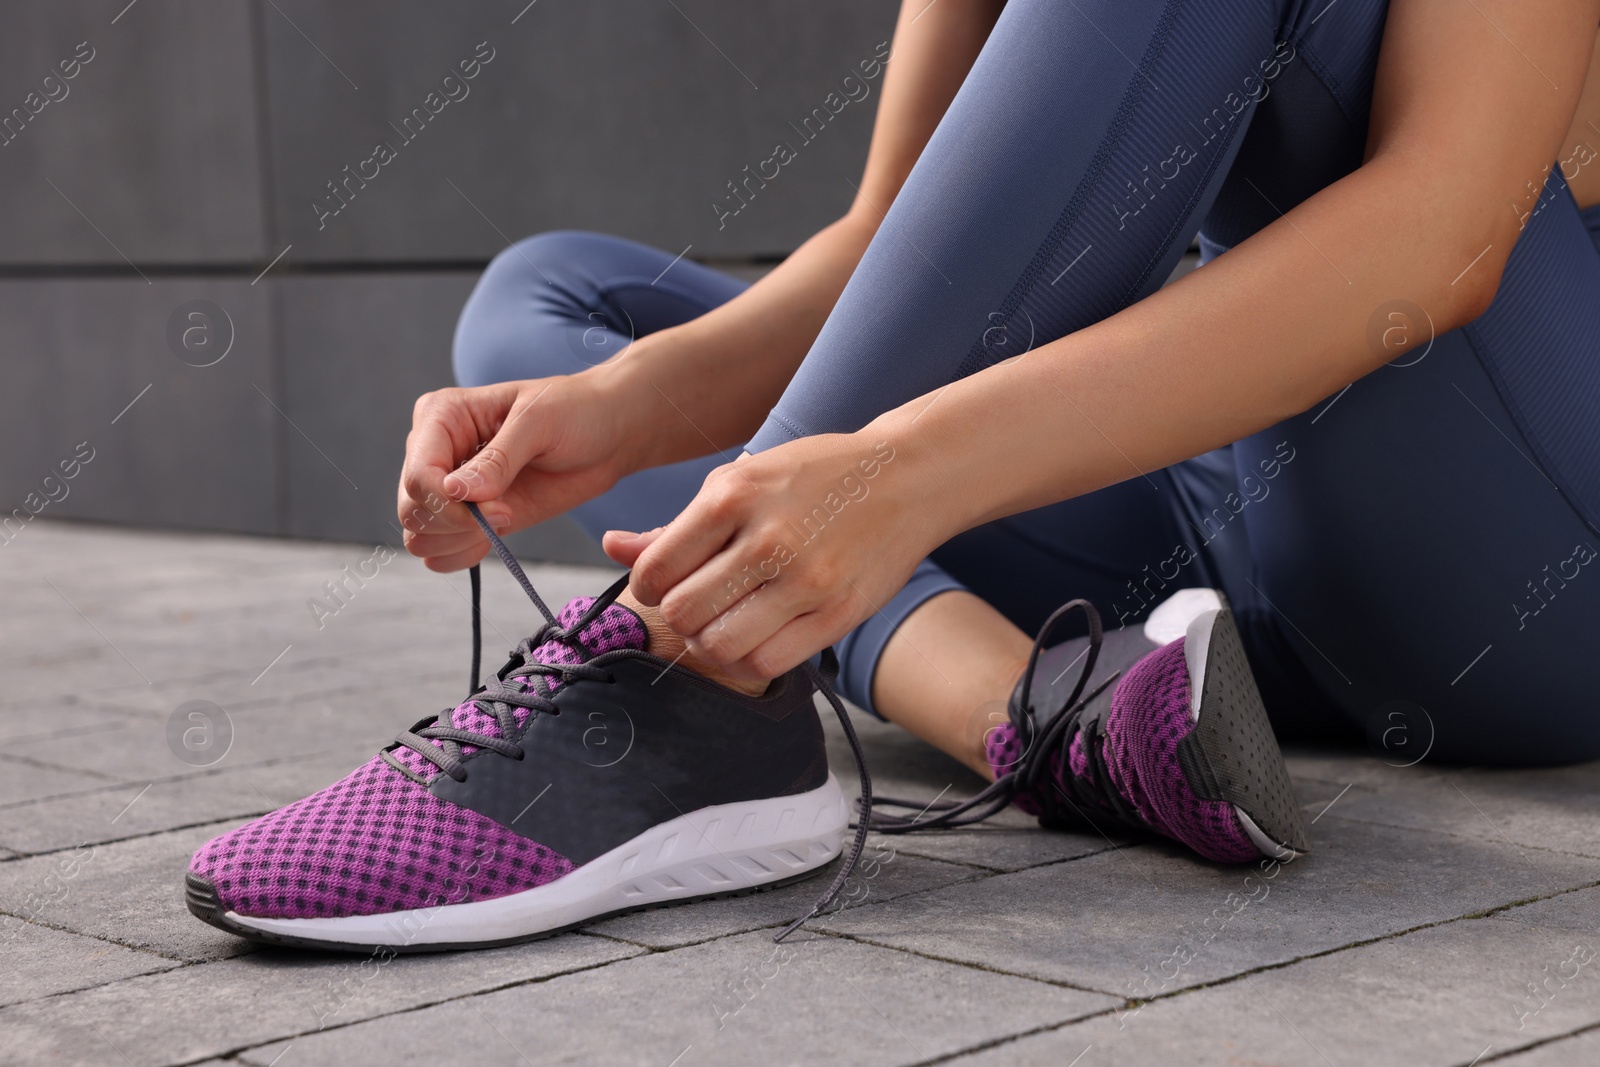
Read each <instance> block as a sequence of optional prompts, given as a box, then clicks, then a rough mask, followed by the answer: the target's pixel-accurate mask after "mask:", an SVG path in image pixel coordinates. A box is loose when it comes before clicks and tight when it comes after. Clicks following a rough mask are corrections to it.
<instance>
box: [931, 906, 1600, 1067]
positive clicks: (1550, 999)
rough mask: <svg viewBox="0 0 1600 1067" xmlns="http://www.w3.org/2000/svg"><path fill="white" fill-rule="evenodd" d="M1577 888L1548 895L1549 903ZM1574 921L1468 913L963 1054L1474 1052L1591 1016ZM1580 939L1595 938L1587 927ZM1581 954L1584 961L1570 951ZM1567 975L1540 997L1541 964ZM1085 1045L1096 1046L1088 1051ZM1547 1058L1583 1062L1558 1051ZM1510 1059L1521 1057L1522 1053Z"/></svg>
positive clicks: (1463, 1060) (1265, 1057) (1403, 1056)
mask: <svg viewBox="0 0 1600 1067" xmlns="http://www.w3.org/2000/svg"><path fill="white" fill-rule="evenodd" d="M1575 896H1576V895H1575V894H1574V895H1569V896H1567V897H1561V898H1557V899H1555V900H1552V901H1549V902H1547V904H1548V908H1547V912H1549V913H1559V912H1561V911H1562V910H1563V909H1564V908H1567V907H1570V906H1574V905H1573V904H1572V902H1573V898H1574V897H1575ZM1582 943H1584V939H1582V938H1575V937H1574V934H1573V932H1572V931H1571V930H1569V929H1565V928H1562V927H1561V926H1557V927H1547V926H1542V925H1535V924H1532V923H1526V922H1509V921H1506V920H1505V919H1503V918H1499V917H1491V918H1484V919H1464V920H1461V921H1457V922H1451V923H1446V924H1444V925H1442V926H1435V927H1432V928H1429V929H1425V930H1420V931H1417V932H1414V933H1409V934H1406V935H1404V936H1402V937H1397V938H1393V939H1389V940H1385V941H1380V942H1378V943H1376V944H1369V945H1363V946H1360V947H1357V948H1352V949H1350V950H1348V951H1345V952H1336V953H1332V954H1330V955H1326V956H1321V957H1318V958H1315V959H1309V960H1302V961H1300V962H1297V963H1294V964H1292V965H1290V966H1288V967H1285V968H1282V969H1280V970H1273V971H1268V972H1264V973H1258V974H1254V975H1247V976H1244V977H1241V978H1238V979H1236V980H1234V981H1230V982H1227V983H1226V984H1223V985H1219V986H1214V987H1211V988H1208V989H1201V990H1197V991H1194V992H1190V993H1185V994H1182V995H1179V996H1175V997H1170V998H1165V999H1159V1000H1156V1001H1154V1002H1152V1003H1149V1004H1145V1005H1143V1006H1142V1007H1139V1008H1137V1009H1134V1010H1129V1011H1123V1012H1116V1013H1112V1014H1110V1015H1107V1016H1105V1017H1102V1018H1097V1019H1094V1020H1091V1021H1088V1022H1084V1023H1080V1024H1077V1025H1073V1026H1068V1027H1065V1028H1062V1029H1060V1030H1057V1031H1054V1032H1051V1033H1048V1034H1042V1035H1039V1036H1036V1037H1029V1038H1024V1039H1021V1040H1019V1041H1016V1042H1010V1043H1007V1044H1004V1045H1000V1046H998V1047H996V1048H994V1049H992V1050H989V1051H987V1052H985V1053H983V1054H980V1055H974V1056H971V1057H963V1058H960V1059H958V1060H956V1061H955V1062H956V1063H959V1064H962V1065H963V1067H989V1065H996V1067H997V1065H999V1064H1007V1065H1011V1064H1052V1065H1060V1064H1064V1063H1068V1062H1071V1061H1072V1060H1073V1058H1074V1057H1076V1056H1079V1055H1082V1057H1083V1058H1082V1060H1081V1061H1078V1062H1080V1063H1081V1064H1082V1067H1098V1065H1103V1064H1144V1063H1183V1064H1194V1065H1196V1067H1201V1065H1208V1064H1217V1065H1223V1064H1226V1065H1236V1064H1240V1063H1249V1064H1259V1065H1268V1064H1286V1065H1287V1064H1311V1063H1327V1064H1331V1065H1333V1067H1343V1065H1345V1064H1350V1065H1352V1067H1368V1065H1383V1064H1396V1065H1405V1067H1425V1065H1433V1064H1438V1065H1441V1067H1442V1065H1446V1064H1462V1065H1464V1064H1467V1063H1469V1062H1483V1061H1484V1060H1485V1059H1487V1058H1489V1057H1490V1056H1499V1055H1504V1054H1505V1053H1506V1052H1508V1051H1511V1050H1514V1049H1516V1048H1518V1047H1521V1046H1524V1045H1528V1044H1531V1043H1533V1042H1535V1041H1541V1040H1545V1039H1548V1038H1551V1037H1555V1036H1558V1035H1562V1034H1566V1033H1570V1032H1571V1031H1573V1030H1575V1029H1578V1028H1580V1027H1586V1026H1592V1025H1595V1024H1596V1023H1597V1022H1600V959H1593V958H1592V953H1591V956H1590V957H1589V958H1591V959H1592V962H1590V963H1588V965H1587V966H1584V965H1582V964H1581V963H1580V962H1578V960H1577V959H1575V958H1574V946H1575V945H1577V944H1582ZM1587 943H1589V944H1590V945H1595V938H1594V937H1593V936H1592V935H1591V936H1590V937H1589V938H1588V939H1587ZM1579 958H1583V957H1579ZM1569 960H1571V961H1572V963H1571V964H1569V965H1567V966H1566V967H1565V968H1564V970H1565V972H1566V973H1569V974H1571V975H1573V978H1572V980H1571V982H1570V983H1569V984H1568V985H1567V986H1566V988H1562V989H1560V990H1558V991H1556V992H1555V993H1553V994H1552V995H1549V996H1547V997H1546V998H1545V999H1544V1000H1542V1001H1541V1000H1536V999H1534V998H1533V997H1532V995H1530V994H1529V993H1528V992H1527V989H1526V986H1527V983H1528V982H1530V981H1537V980H1539V979H1540V978H1541V977H1542V976H1544V975H1545V974H1546V970H1545V969H1546V968H1550V969H1551V970H1562V969H1563V964H1564V963H1566V961H1569ZM1086 1049H1090V1050H1092V1051H1089V1052H1085V1050H1086ZM1546 1054H1547V1055H1554V1056H1557V1057H1558V1058H1556V1059H1552V1060H1550V1061H1549V1062H1552V1063H1565V1064H1578V1063H1592V1062H1594V1061H1593V1060H1583V1059H1564V1058H1560V1053H1558V1052H1557V1051H1556V1050H1555V1048H1554V1047H1553V1046H1552V1048H1551V1051H1550V1052H1548V1053H1546ZM1512 1062H1517V1063H1520V1062H1522V1061H1520V1060H1513V1061H1512Z"/></svg>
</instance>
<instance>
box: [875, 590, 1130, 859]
mask: <svg viewBox="0 0 1600 1067" xmlns="http://www.w3.org/2000/svg"><path fill="white" fill-rule="evenodd" d="M1074 610H1081V611H1082V612H1083V613H1084V615H1085V617H1087V619H1088V620H1089V652H1088V656H1087V658H1086V660H1085V662H1084V665H1083V671H1082V673H1081V674H1079V675H1078V680H1077V682H1076V683H1075V684H1074V685H1073V687H1072V692H1071V694H1070V695H1069V696H1068V697H1067V700H1066V703H1065V704H1064V705H1063V706H1062V710H1061V713H1060V714H1059V715H1057V716H1056V717H1055V718H1054V719H1052V720H1051V721H1050V722H1048V723H1046V724H1044V726H1043V727H1041V726H1040V724H1039V722H1038V716H1037V714H1036V713H1035V711H1034V708H1033V673H1034V669H1035V668H1036V667H1037V666H1038V662H1039V653H1040V652H1042V651H1043V650H1044V647H1045V642H1046V641H1048V640H1049V638H1050V635H1051V633H1053V632H1054V630H1055V628H1056V625H1057V623H1059V622H1060V621H1061V620H1062V619H1063V618H1065V617H1066V616H1067V615H1068V614H1069V613H1071V612H1072V611H1074ZM1103 638H1104V632H1103V630H1102V627H1101V624H1100V613H1099V612H1098V611H1096V610H1095V607H1094V605H1093V604H1091V603H1089V602H1088V601H1087V600H1072V601H1069V602H1067V603H1066V604H1063V605H1061V607H1059V608H1057V609H1056V610H1055V612H1054V613H1052V614H1051V616H1050V617H1049V618H1048V619H1046V620H1045V622H1044V625H1043V626H1041V627H1040V628H1039V634H1038V636H1037V637H1035V638H1034V639H1033V650H1032V651H1031V652H1030V653H1029V654H1028V666H1027V669H1026V670H1024V671H1023V673H1022V681H1021V683H1020V686H1019V688H1018V689H1017V693H1018V694H1020V695H1019V696H1018V697H1016V698H1015V699H1014V701H1013V706H1012V708H1011V719H1012V723H1013V725H1015V726H1016V728H1017V734H1018V737H1019V739H1020V740H1021V742H1022V745H1023V751H1022V756H1021V757H1020V758H1019V759H1018V760H1017V762H1016V764H1015V765H1014V766H1013V767H1012V769H1011V770H1010V771H1008V772H1007V773H1005V774H1003V775H1001V776H1000V777H998V778H996V779H995V780H994V781H993V782H992V783H990V784H989V785H988V786H986V787H985V788H984V789H983V790H982V791H980V792H979V793H977V794H976V795H975V796H972V797H970V798H968V799H966V800H959V801H958V800H945V801H940V800H937V799H935V800H934V801H932V802H931V803H921V802H918V801H911V800H899V799H896V798H894V797H879V798H878V799H877V801H876V806H877V807H879V808H904V809H907V810H911V811H916V812H917V814H916V815H912V816H905V815H893V814H890V813H888V812H884V811H878V810H874V809H873V808H872V805H871V804H870V803H869V805H868V806H867V807H863V808H862V811H863V812H865V813H867V814H866V817H865V818H863V819H862V821H863V822H865V823H867V824H868V825H869V826H870V828H871V829H873V830H876V831H878V832H879V833H884V834H905V833H912V832H916V831H921V830H948V829H954V828H956V827H960V826H970V825H972V824H974V823H979V822H982V821H984V820H985V819H988V818H990V817H991V816H993V815H995V814H997V813H998V812H1000V811H1002V810H1003V809H1005V808H1006V807H1007V806H1008V805H1009V804H1010V803H1011V802H1012V801H1013V800H1015V799H1016V797H1017V795H1018V794H1025V795H1027V796H1029V797H1032V798H1033V799H1034V800H1036V801H1038V802H1039V804H1040V807H1041V808H1042V813H1041V815H1040V818H1041V820H1042V821H1044V822H1046V823H1047V824H1048V823H1052V822H1063V821H1067V818H1068V816H1069V814H1070V815H1076V816H1077V817H1078V818H1079V819H1083V818H1084V813H1083V810H1082V808H1083V807H1091V808H1096V809H1099V810H1102V811H1107V812H1109V813H1110V814H1111V815H1113V816H1114V817H1115V818H1117V819H1118V820H1120V821H1122V822H1124V823H1128V824H1131V825H1134V826H1144V825H1145V822H1144V819H1143V818H1142V817H1141V816H1140V815H1139V813H1138V811H1137V810H1136V809H1135V808H1134V807H1133V806H1132V805H1130V804H1129V803H1128V802H1127V801H1126V800H1125V799H1123V797H1122V794H1120V793H1118V792H1117V789H1116V786H1115V785H1113V784H1112V781H1111V775H1110V772H1109V769H1108V767H1107V766H1106V761H1105V754H1104V751H1103V749H1102V746H1101V745H1099V744H1098V743H1088V744H1085V745H1084V746H1083V751H1084V754H1085V756H1086V757H1087V759H1088V761H1089V771H1090V773H1089V774H1087V775H1075V774H1067V775H1064V776H1063V777H1064V778H1065V779H1066V789H1065V790H1063V789H1062V786H1061V783H1060V782H1059V781H1057V780H1056V779H1055V776H1054V774H1053V772H1052V766H1051V765H1052V763H1056V765H1057V766H1062V767H1065V766H1068V765H1069V764H1068V761H1069V759H1070V752H1069V750H1070V749H1071V747H1072V742H1073V739H1074V738H1075V737H1077V736H1078V735H1079V733H1081V732H1083V731H1084V730H1086V729H1092V728H1093V727H1094V726H1096V725H1097V724H1096V723H1093V722H1090V721H1087V716H1086V714H1085V713H1086V712H1087V710H1088V708H1089V706H1090V704H1091V703H1092V702H1093V700H1094V698H1095V697H1097V696H1099V695H1100V694H1101V693H1102V692H1104V691H1105V689H1106V687H1107V686H1109V685H1111V684H1113V683H1114V682H1116V680H1117V679H1118V678H1120V677H1121V676H1122V672H1121V671H1117V672H1115V673H1113V674H1111V675H1110V676H1109V677H1107V678H1105V679H1104V680H1103V681H1101V682H1100V683H1099V684H1098V685H1096V686H1095V687H1094V688H1093V689H1092V690H1090V691H1089V692H1087V693H1085V692H1084V688H1085V686H1086V685H1087V684H1088V681H1089V678H1090V677H1091V676H1092V675H1093V674H1094V666H1095V662H1096V661H1097V660H1098V659H1099V658H1100V645H1101V642H1102V640H1103ZM1086 740H1088V741H1094V740H1096V739H1094V738H1093V735H1092V733H1091V735H1090V737H1089V738H1086ZM1052 757H1055V758H1056V759H1052ZM1056 760H1059V762H1058V763H1057V762H1056ZM1041 776H1044V777H1045V778H1046V780H1047V781H1049V783H1050V785H1051V786H1052V788H1051V789H1040V788H1039V782H1040V778H1041ZM1058 797H1059V799H1058ZM1063 801H1064V802H1065V803H1063ZM1080 805H1081V806H1080ZM1069 808H1070V809H1071V810H1070V812H1069V810H1068V809H1069ZM929 812H933V813H935V814H932V815H929V814H928V813H929Z"/></svg>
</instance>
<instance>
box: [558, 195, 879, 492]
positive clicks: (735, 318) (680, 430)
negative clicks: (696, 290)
mask: <svg viewBox="0 0 1600 1067" xmlns="http://www.w3.org/2000/svg"><path fill="white" fill-rule="evenodd" d="M875 229H876V226H875V222H874V220H873V219H872V218H870V217H869V216H866V215H865V214H863V213H859V212H853V213H851V214H849V215H846V216H845V217H844V218H842V219H840V220H839V221H838V222H835V223H833V224H832V225H830V226H828V227H826V228H825V229H823V230H821V231H820V232H819V233H817V234H816V235H815V236H813V237H812V238H811V239H810V240H808V241H806V243H805V244H803V245H801V246H800V247H799V248H798V249H796V250H795V252H794V253H793V254H792V255H790V256H789V257H788V258H787V259H785V260H784V261H783V262H782V263H781V264H779V265H778V266H777V267H775V268H773V270H772V271H771V272H770V273H768V274H767V275H766V276H765V277H763V278H762V279H761V280H760V281H758V282H756V283H755V284H754V285H752V286H751V287H750V288H749V289H747V290H745V291H744V292H743V293H741V294H739V295H738V296H737V297H735V298H734V299H732V300H730V301H728V302H727V303H726V304H723V305H722V306H721V307H718V308H715V309H713V310H712V311H709V312H707V313H706V314H704V315H701V316H700V317H698V318H695V319H692V320H690V321H689V322H686V323H684V324H683V325H681V326H676V327H673V328H671V329H667V330H662V331H660V332H659V333H654V334H650V335H648V336H645V337H642V338H640V339H639V340H637V341H635V342H634V343H633V344H632V345H630V346H628V348H627V349H625V350H624V351H623V352H622V353H620V354H619V355H618V356H617V357H616V358H615V359H613V360H612V361H610V362H608V363H606V364H603V365H601V366H600V367H597V368H595V369H594V370H593V371H590V372H586V373H590V374H593V375H595V376H596V377H597V378H598V379H601V380H603V381H605V382H606V383H607V387H608V388H611V389H614V390H616V391H617V392H618V394H619V395H621V396H624V397H626V398H627V399H626V403H627V404H628V405H629V407H630V410H633V411H636V412H637V413H638V418H639V419H641V420H642V421H643V423H644V424H645V425H648V426H650V427H652V430H653V432H652V433H650V434H641V435H640V438H641V439H640V440H639V441H638V450H637V452H636V454H634V455H633V456H631V457H629V462H628V466H629V467H630V468H631V469H635V470H637V469H642V468H645V467H653V466H659V465H661V464H664V463H674V462H677V461H678V460H683V459H691V458H693V457H695V456H703V455H706V454H707V453H710V452H713V451H717V450H720V449H725V448H730V447H735V446H737V445H739V444H742V443H743V442H744V441H746V440H748V439H749V437H750V436H751V435H752V434H753V433H755V431H756V429H757V427H759V426H760V425H761V421H762V420H763V419H764V418H766V415H767V412H768V411H769V410H771V408H772V406H773V405H774V404H776V403H777V401H778V397H779V396H780V395H781V394H782V393H783V390H784V387H785V386H786V385H788V384H789V379H790V378H792V377H794V372H795V368H797V367H799V366H800V361H801V360H802V359H804V358H805V355H806V352H807V351H809V350H810V348H811V343H812V342H813V341H814V340H816V337H817V334H818V333H819V332H820V331H821V330H822V324H823V323H824V322H825V321H826V320H827V317H828V313H829V312H830V311H831V310H832V309H833V305H834V304H835V303H836V302H837V301H838V299H839V294H840V293H841V292H842V291H843V290H844V286H845V283H846V282H848V281H849V280H850V275H851V273H852V272H853V271H854V270H855V267H856V264H857V263H859V262H860V260H861V257H862V255H863V254H864V253H865V252H866V248H867V244H868V242H869V241H870V240H871V239H872V234H873V232H874V231H875Z"/></svg>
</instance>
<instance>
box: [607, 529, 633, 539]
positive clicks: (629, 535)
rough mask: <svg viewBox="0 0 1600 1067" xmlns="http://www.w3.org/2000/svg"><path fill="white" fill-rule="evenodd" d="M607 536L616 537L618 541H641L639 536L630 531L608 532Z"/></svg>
mask: <svg viewBox="0 0 1600 1067" xmlns="http://www.w3.org/2000/svg"><path fill="white" fill-rule="evenodd" d="M606 536H607V537H614V538H616V539H617V540H618V541H637V540H639V535H638V534H636V533H633V532H632V531H630V530H607V531H606Z"/></svg>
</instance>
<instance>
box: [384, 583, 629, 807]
mask: <svg viewBox="0 0 1600 1067" xmlns="http://www.w3.org/2000/svg"><path fill="white" fill-rule="evenodd" d="M594 601H595V598H594V597H592V596H580V597H578V598H577V599H575V600H569V601H567V606H566V607H564V608H562V609H561V611H560V613H559V614H558V615H557V616H556V623H557V625H559V626H560V627H561V628H562V629H567V628H569V627H571V626H573V625H574V624H576V623H577V621H578V620H579V619H581V618H583V615H584V613H585V612H586V611H588V610H589V608H590V607H592V606H593V605H594ZM573 636H574V637H575V638H576V639H577V640H578V641H579V642H580V643H581V644H582V645H583V647H584V648H586V649H588V650H589V655H587V656H585V655H584V654H583V653H582V652H580V651H579V650H578V649H576V648H574V647H573V646H572V645H570V644H568V643H567V642H565V641H559V640H556V639H554V638H552V639H550V640H548V641H545V642H543V643H542V644H540V645H539V646H538V647H537V648H535V649H534V650H533V660H534V661H535V662H538V663H552V664H562V665H576V664H579V663H583V662H585V661H586V660H588V659H592V658H593V657H595V656H598V655H600V654H602V653H605V652H615V651H616V650H618V649H620V648H632V649H637V650H638V651H640V652H643V651H644V650H645V649H646V648H647V647H648V646H649V644H650V638H649V634H648V632H647V631H646V630H645V628H644V620H643V619H641V618H639V616H637V615H635V614H634V613H633V612H632V611H629V610H628V609H627V608H625V607H623V606H622V605H621V604H607V605H606V607H605V610H603V611H601V612H600V614H598V615H596V616H595V617H594V618H593V619H591V620H590V621H589V624H588V625H587V626H585V627H584V628H583V629H582V630H580V631H578V632H577V633H576V634H574V635H573ZM515 681H518V682H521V683H522V687H523V689H524V690H527V689H530V688H536V687H541V686H542V687H543V690H544V692H545V694H546V695H547V696H554V695H555V694H556V693H557V692H558V691H559V690H560V689H561V687H562V686H563V685H564V684H565V683H564V682H563V681H562V680H561V678H560V677H559V676H557V675H548V674H537V675H533V676H532V677H524V678H518V679H515ZM511 714H512V717H513V718H514V719H515V720H516V723H517V727H518V729H519V730H520V729H521V727H522V725H523V724H524V723H526V722H527V721H528V716H529V715H531V714H532V712H531V711H529V709H527V708H512V709H511ZM449 722H450V723H451V724H452V725H454V726H455V727H456V729H458V730H470V731H472V732H473V733H478V734H484V735H486V736H488V737H499V736H500V724H499V723H498V722H497V721H496V720H495V718H494V716H493V715H490V714H489V713H488V712H486V711H484V710H483V709H481V708H479V707H478V705H477V704H475V703H473V702H472V701H471V700H466V701H463V702H462V703H460V704H458V705H456V708H455V710H454V711H452V712H451V713H450V715H449ZM432 743H433V744H434V745H438V746H439V747H440V748H443V747H444V746H443V745H440V744H439V742H438V741H433V742H432ZM476 751H478V749H477V746H475V745H462V746H461V752H462V755H470V754H471V753H473V752H476ZM394 755H395V758H396V759H398V760H399V761H400V762H401V763H404V764H405V765H406V766H407V767H409V768H411V769H412V770H413V771H415V772H417V773H418V774H423V775H427V776H428V777H430V778H431V777H433V775H434V774H435V773H436V772H437V770H438V768H436V767H434V765H433V764H432V763H429V762H428V761H427V760H425V759H423V758H422V757H421V756H419V755H417V754H416V753H415V752H413V751H411V750H410V749H409V748H401V749H397V750H396V751H395V753H394Z"/></svg>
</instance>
